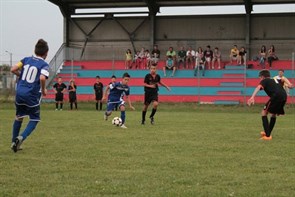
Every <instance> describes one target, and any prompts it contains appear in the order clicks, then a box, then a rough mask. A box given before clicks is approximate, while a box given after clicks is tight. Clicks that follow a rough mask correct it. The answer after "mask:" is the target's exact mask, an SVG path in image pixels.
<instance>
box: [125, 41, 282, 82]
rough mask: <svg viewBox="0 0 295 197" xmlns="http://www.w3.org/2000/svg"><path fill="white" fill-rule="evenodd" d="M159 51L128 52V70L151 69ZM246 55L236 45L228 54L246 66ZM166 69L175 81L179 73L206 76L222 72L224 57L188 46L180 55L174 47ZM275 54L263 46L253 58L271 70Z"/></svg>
mask: <svg viewBox="0 0 295 197" xmlns="http://www.w3.org/2000/svg"><path fill="white" fill-rule="evenodd" d="M160 54H161V52H160V50H159V49H158V46H157V45H154V47H153V49H152V51H151V52H150V51H149V50H148V49H145V48H142V49H141V50H140V51H136V52H135V54H134V56H133V55H132V52H131V50H130V49H128V50H127V51H126V59H125V69H132V68H135V69H148V68H149V67H150V65H151V64H153V63H158V61H159V60H160ZM246 57H247V51H246V49H245V47H243V46H242V47H239V48H238V46H237V45H233V48H231V49H230V52H229V63H230V64H232V65H246V62H247V60H246ZM162 59H164V60H165V66H164V67H163V72H164V76H166V70H172V74H171V76H172V77H173V76H174V74H175V71H176V70H177V69H194V70H195V73H196V72H197V70H202V75H204V73H205V70H211V69H215V68H216V69H222V68H223V66H222V54H221V52H220V50H219V48H218V47H215V48H214V49H213V50H212V49H211V46H210V45H207V46H206V48H205V49H204V50H203V48H202V47H199V48H198V49H197V50H196V51H195V50H194V49H193V48H192V47H191V46H188V47H187V50H185V47H184V46H181V47H179V50H178V51H175V50H174V49H173V47H172V46H170V47H169V48H168V50H167V51H166V53H165V57H164V58H162ZM277 59H278V58H277V56H276V54H275V47H274V46H273V45H271V47H270V49H269V50H266V47H265V46H264V45H263V46H262V47H261V49H260V50H259V53H258V56H257V57H255V58H254V60H257V61H258V62H259V65H260V66H261V68H266V65H268V66H269V67H271V66H272V62H273V61H275V60H277Z"/></svg>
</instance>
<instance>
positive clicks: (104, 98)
mask: <svg viewBox="0 0 295 197" xmlns="http://www.w3.org/2000/svg"><path fill="white" fill-rule="evenodd" d="M109 89H110V86H109V85H108V86H107V87H106V89H105V91H104V94H103V97H102V100H103V101H104V100H106V98H107V94H108V91H109Z"/></svg>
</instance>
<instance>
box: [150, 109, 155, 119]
mask: <svg viewBox="0 0 295 197" xmlns="http://www.w3.org/2000/svg"><path fill="white" fill-rule="evenodd" d="M156 112H157V109H155V108H153V110H152V113H151V115H150V118H151V117H154V115H155V113H156Z"/></svg>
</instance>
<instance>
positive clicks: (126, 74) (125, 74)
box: [122, 73, 130, 78]
mask: <svg viewBox="0 0 295 197" xmlns="http://www.w3.org/2000/svg"><path fill="white" fill-rule="evenodd" d="M125 77H128V78H130V75H129V74H128V73H124V74H123V76H122V78H125Z"/></svg>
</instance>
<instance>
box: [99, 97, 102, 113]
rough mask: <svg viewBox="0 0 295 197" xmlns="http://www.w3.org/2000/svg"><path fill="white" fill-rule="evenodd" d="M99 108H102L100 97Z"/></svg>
mask: <svg viewBox="0 0 295 197" xmlns="http://www.w3.org/2000/svg"><path fill="white" fill-rule="evenodd" d="M99 110H100V111H101V110H102V101H101V99H100V100H99Z"/></svg>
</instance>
